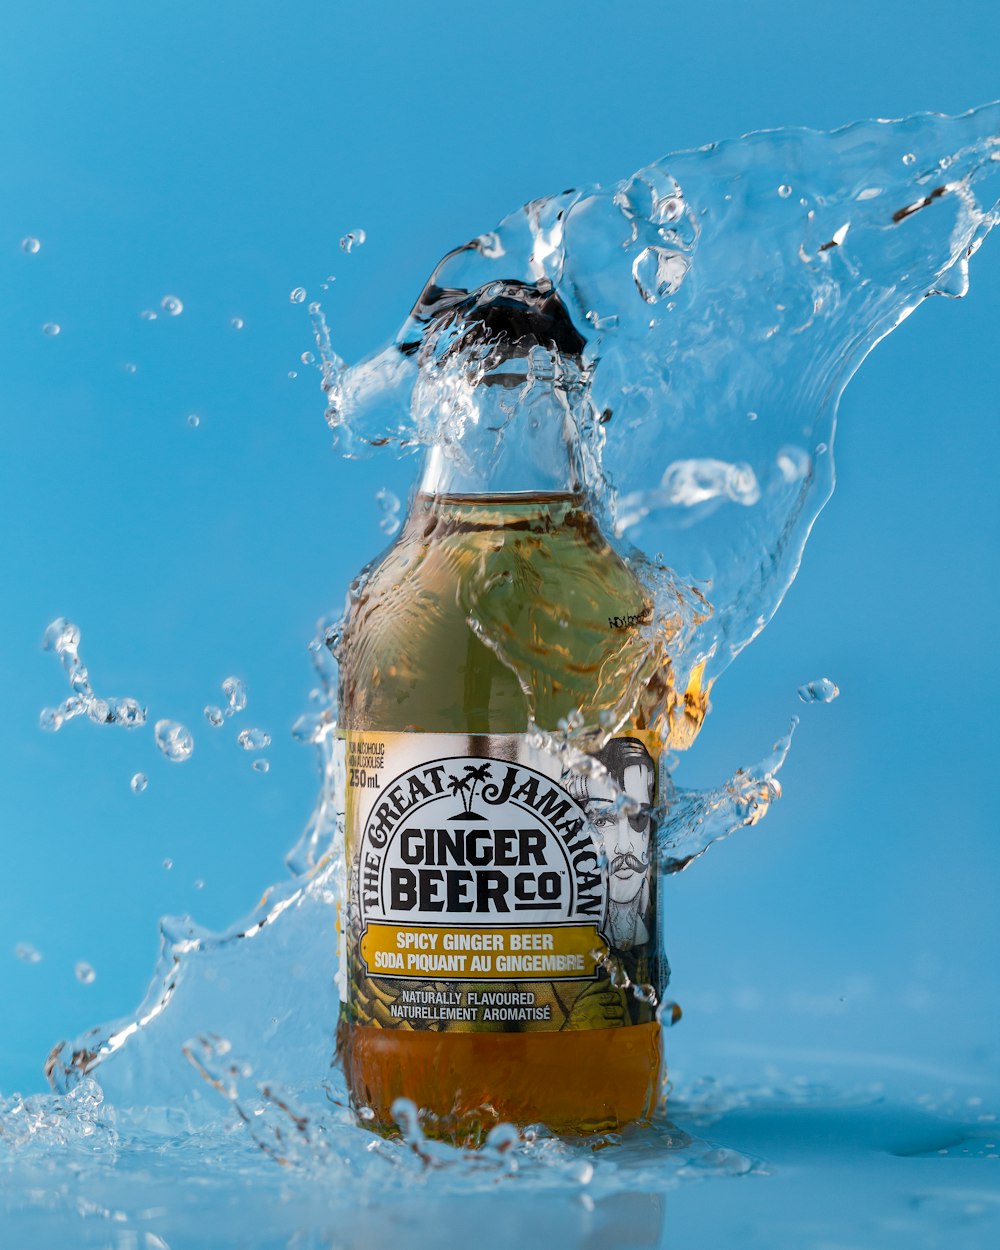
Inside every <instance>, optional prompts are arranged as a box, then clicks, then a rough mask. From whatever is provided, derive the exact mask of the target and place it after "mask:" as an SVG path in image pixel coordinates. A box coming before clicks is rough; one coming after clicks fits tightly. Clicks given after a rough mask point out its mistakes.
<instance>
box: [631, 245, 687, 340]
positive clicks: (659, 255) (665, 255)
mask: <svg viewBox="0 0 1000 1250" xmlns="http://www.w3.org/2000/svg"><path fill="white" fill-rule="evenodd" d="M689 267H690V262H689V261H688V259H687V257H685V256H683V255H682V254H681V253H680V252H674V251H671V249H670V248H667V247H644V248H643V249H642V251H641V252H640V253H639V255H638V256H637V257H636V258H635V260H634V261H633V262H632V277H633V279H634V281H635V285H636V287H637V288H638V290H639V294H640V295H641V296H642V298H643V299H644V300H645V301H646V303H647V304H657V303H659V301H660V300H661V299H665V298H666V297H667V296H668V295H673V294H674V293H675V292H676V291H677V290H679V288H680V285H681V283H682V282H683V281H684V277H685V275H686V274H687V271H688V268H689ZM650 324H652V323H650Z"/></svg>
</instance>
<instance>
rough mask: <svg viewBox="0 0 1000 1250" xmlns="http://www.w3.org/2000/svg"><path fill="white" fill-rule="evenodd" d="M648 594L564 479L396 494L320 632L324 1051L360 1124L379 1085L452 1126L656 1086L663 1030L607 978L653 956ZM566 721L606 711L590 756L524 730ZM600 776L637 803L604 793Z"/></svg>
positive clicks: (570, 1107)
mask: <svg viewBox="0 0 1000 1250" xmlns="http://www.w3.org/2000/svg"><path fill="white" fill-rule="evenodd" d="M650 617H651V605H650V603H649V602H648V598H647V596H646V594H645V592H644V590H643V587H642V585H641V583H640V582H639V580H638V578H637V577H636V576H635V574H634V573H633V571H632V570H631V569H630V567H629V566H628V564H627V563H626V562H625V561H624V560H623V559H622V558H621V556H620V555H619V554H618V553H617V552H616V551H615V550H614V548H613V547H612V546H611V545H610V544H609V543H608V542H607V540H606V539H605V537H604V536H603V534H602V533H601V531H600V529H599V527H598V525H597V523H596V522H595V520H594V519H593V517H592V515H591V514H590V513H589V512H588V510H587V509H586V507H585V506H584V503H583V500H582V498H581V496H580V495H579V494H577V493H574V492H572V491H563V492H552V493H548V494H545V493H536V494H528V493H524V494H496V495H490V494H485V493H484V494H478V495H469V496H459V495H430V494H418V495H417V497H416V499H415V501H414V504H413V507H412V508H411V510H410V513H409V516H408V518H407V522H406V525H405V526H404V528H403V530H402V532H401V533H400V535H399V538H398V539H397V541H396V543H395V544H394V546H393V547H392V548H391V549H390V551H389V552H388V553H387V554H386V555H385V556H384V557H383V558H382V560H381V562H380V563H378V564H377V566H376V567H375V568H374V569H373V570H372V571H371V573H370V574H369V575H368V577H367V579H364V580H363V581H362V583H361V585H360V589H359V591H358V593H357V595H356V596H355V597H354V599H353V602H352V605H351V608H350V611H349V614H348V618H347V621H346V622H345V629H344V634H343V641H342V644H341V654H340V664H341V699H340V721H339V724H340V731H341V733H342V734H343V735H344V736H345V739H346V750H347V753H348V754H347V760H346V764H347V779H348V789H347V804H348V813H347V824H348V880H349V885H348V905H347V909H346V913H345V918H344V930H345V933H344V948H345V963H346V967H347V977H348V993H347V997H346V1000H345V1003H344V1007H343V1010H342V1019H341V1024H340V1028H339V1032H338V1049H339V1053H340V1056H341V1060H342V1063H343V1066H344V1071H345V1074H346V1077H347V1082H348V1088H349V1091H350V1095H351V1098H352V1101H353V1103H354V1104H355V1106H356V1107H357V1108H358V1109H365V1110H364V1112H363V1114H364V1116H365V1118H366V1119H367V1120H368V1122H370V1123H372V1124H373V1125H374V1126H375V1127H379V1128H385V1129H388V1128H390V1127H391V1125H392V1123H393V1120H392V1115H391V1108H392V1104H393V1102H394V1101H395V1099H396V1098H398V1097H406V1098H409V1099H411V1100H412V1101H413V1102H414V1103H416V1104H417V1106H418V1107H420V1108H421V1109H422V1110H424V1111H425V1112H427V1113H429V1123H428V1127H429V1129H430V1131H433V1132H437V1133H439V1134H440V1135H442V1136H445V1137H448V1138H451V1139H452V1140H457V1141H476V1140H479V1139H481V1137H482V1136H483V1134H484V1133H485V1132H487V1131H488V1130H489V1128H490V1127H491V1125H492V1124H493V1123H495V1122H497V1121H500V1120H508V1121H512V1122H514V1123H517V1124H528V1123H537V1122H541V1123H544V1124H546V1125H547V1126H548V1127H550V1128H551V1129H553V1130H555V1131H557V1132H581V1131H597V1130H614V1129H618V1128H620V1127H622V1126H623V1125H624V1124H627V1123H629V1122H632V1121H635V1120H639V1119H642V1118H644V1117H645V1116H647V1115H648V1114H649V1113H650V1111H651V1109H652V1108H653V1106H655V1103H656V1100H657V1097H658V1094H659V1090H660V1085H661V1055H660V1029H659V1025H658V1024H657V1022H656V1020H655V1016H654V1011H653V1006H654V1004H653V1001H652V1000H651V999H650V997H649V995H648V992H646V993H640V994H638V995H637V994H635V993H634V992H632V986H630V985H629V983H630V982H631V983H633V984H635V985H640V986H644V985H646V984H647V983H654V984H655V983H656V981H657V980H658V978H659V974H658V971H657V967H656V961H657V958H658V956H659V943H658V932H657V926H656V923H655V903H656V900H655V891H656V882H655V876H656V874H655V862H654V860H655V852H654V847H655V837H654V836H653V832H654V831H653V830H652V828H651V825H650V811H651V810H652V808H653V806H654V803H655V796H656V792H657V790H658V788H659V787H660V786H661V784H662V781H661V779H660V778H659V776H658V765H657V759H656V757H657V752H658V744H659V741H660V739H661V738H662V732H661V726H662V718H663V716H664V714H665V707H666V703H667V694H668V691H667V690H666V687H665V686H664V685H663V683H664V681H665V678H664V675H663V674H664V671H665V669H664V665H663V662H662V661H663V657H662V656H657V655H656V654H654V653H653V652H651V649H650V646H649V643H648V640H647V639H646V638H645V637H644V636H643V634H642V629H641V627H642V625H643V624H644V623H647V622H648V621H649V620H650ZM567 721H568V722H570V724H573V723H580V724H582V725H585V726H597V725H598V724H600V725H601V726H603V727H604V728H603V731H602V733H601V734H596V733H595V734H594V735H593V739H594V740H593V742H592V743H591V742H589V741H588V739H587V736H586V734H585V733H584V734H583V736H582V737H579V738H577V739H576V740H575V741H576V742H577V743H578V745H579V747H580V749H581V751H582V752H584V753H587V752H588V750H590V748H591V747H593V751H594V754H596V756H597V759H598V761H599V766H598V767H597V768H596V769H594V770H591V771H589V773H588V769H587V768H586V767H585V766H584V767H581V760H582V761H583V763H584V765H585V764H586V759H587V757H586V755H584V756H581V755H579V754H578V753H574V762H572V766H570V765H568V764H567V763H566V760H565V759H564V760H563V761H562V762H560V761H559V759H558V758H557V757H556V756H554V755H553V752H552V751H551V750H548V751H547V750H545V749H544V744H542V743H540V742H539V741H538V740H537V737H535V736H533V725H540V726H543V727H545V728H548V729H554V728H555V727H556V726H557V725H558V724H559V723H560V722H563V724H564V725H565V724H566V722H567ZM609 737H610V739H611V743H610V744H609V742H608V739H609ZM609 751H610V752H611V754H610V755H609V754H608V752H609ZM605 765H607V766H608V768H610V770H611V772H613V773H615V774H616V777H617V779H618V780H617V784H616V783H615V781H614V779H613V778H612V779H611V781H610V783H609V786H610V788H609V787H608V786H605V788H603V789H602V785H604V782H603V781H602V778H604V780H605V781H606V780H607V772H608V770H607V768H605ZM622 782H624V783H625V785H624V787H623V786H622V784H621V783H622ZM623 788H624V789H625V790H627V792H628V793H629V794H630V795H634V794H635V792H636V790H639V791H642V793H641V795H640V796H639V797H640V799H641V802H640V803H638V804H633V805H632V806H631V807H628V806H627V805H626V807H625V809H624V810H622V809H621V805H620V804H616V803H615V802H614V801H613V799H614V796H615V794H616V793H617V794H618V795H620V794H621V792H622V789H623ZM449 804H450V806H449ZM453 808H454V811H453V810H452V809H453ZM595 813H596V814H595ZM597 826H603V828H604V830H605V833H604V834H603V835H599V834H598V833H596V832H595V828H596V827H597ZM602 839H603V840H602ZM598 843H600V845H598ZM602 848H603V849H602ZM602 861H603V862H602ZM411 920H412V923H411ZM449 952H461V953H460V954H454V953H449Z"/></svg>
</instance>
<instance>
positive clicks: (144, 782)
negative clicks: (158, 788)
mask: <svg viewBox="0 0 1000 1250" xmlns="http://www.w3.org/2000/svg"><path fill="white" fill-rule="evenodd" d="M129 785H130V786H131V787H132V793H133V794H142V792H143V790H145V788H146V787H147V786H148V785H149V778H148V777H147V776H146V774H145V773H135V774H133V777H132V780H131V781H130V782H129Z"/></svg>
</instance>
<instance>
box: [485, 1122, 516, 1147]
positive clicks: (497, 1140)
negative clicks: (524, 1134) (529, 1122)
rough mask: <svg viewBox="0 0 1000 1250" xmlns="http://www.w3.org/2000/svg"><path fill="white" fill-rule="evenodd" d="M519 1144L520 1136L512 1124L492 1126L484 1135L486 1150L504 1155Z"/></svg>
mask: <svg viewBox="0 0 1000 1250" xmlns="http://www.w3.org/2000/svg"><path fill="white" fill-rule="evenodd" d="M520 1144H521V1134H520V1133H519V1132H518V1131H517V1129H516V1128H515V1127H514V1125H513V1124H494V1126H493V1127H492V1128H491V1129H490V1131H489V1133H487V1135H486V1149H487V1150H495V1151H496V1152H497V1153H498V1154H505V1153H506V1152H507V1151H508V1150H511V1149H513V1147H514V1146H519V1145H520Z"/></svg>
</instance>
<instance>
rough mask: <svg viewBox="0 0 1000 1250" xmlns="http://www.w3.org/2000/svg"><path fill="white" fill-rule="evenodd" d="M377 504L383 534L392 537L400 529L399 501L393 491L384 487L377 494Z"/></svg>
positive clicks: (379, 523)
mask: <svg viewBox="0 0 1000 1250" xmlns="http://www.w3.org/2000/svg"><path fill="white" fill-rule="evenodd" d="M375 502H376V503H377V504H378V510H379V521H378V527H379V529H380V530H381V531H382V533H383V534H388V535H389V536H390V537H391V536H392V535H393V534H395V533H396V531H397V530H398V529H399V508H400V503H399V500H398V499H397V498H396V496H395V495H394V494H393V493H392V491H391V490H386V489H385V487H383V488H382V489H381V490H378V491H376V492H375Z"/></svg>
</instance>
